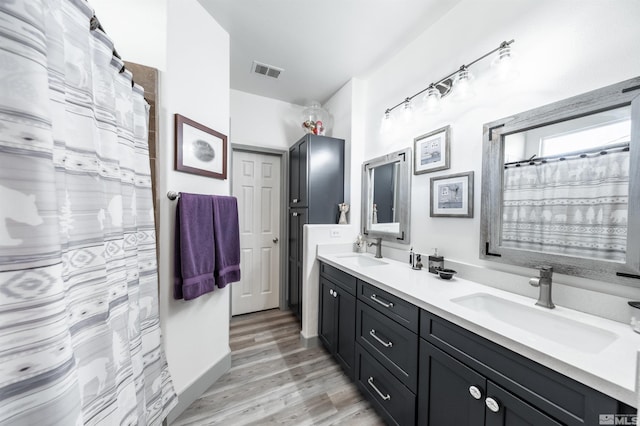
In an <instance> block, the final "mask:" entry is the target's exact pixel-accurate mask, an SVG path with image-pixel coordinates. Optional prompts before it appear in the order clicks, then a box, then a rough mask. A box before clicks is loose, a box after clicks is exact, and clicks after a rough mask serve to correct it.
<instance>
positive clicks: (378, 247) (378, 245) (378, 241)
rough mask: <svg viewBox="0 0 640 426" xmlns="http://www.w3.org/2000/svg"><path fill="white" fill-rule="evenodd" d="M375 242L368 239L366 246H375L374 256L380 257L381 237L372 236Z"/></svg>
mask: <svg viewBox="0 0 640 426" xmlns="http://www.w3.org/2000/svg"><path fill="white" fill-rule="evenodd" d="M374 240H375V242H373V241H369V242H368V243H367V246H369V247H371V246H376V255H375V256H374V257H376V258H378V259H382V238H374Z"/></svg>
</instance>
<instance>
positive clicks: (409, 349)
mask: <svg viewBox="0 0 640 426" xmlns="http://www.w3.org/2000/svg"><path fill="white" fill-rule="evenodd" d="M418 318H419V310H418V308H417V307H416V306H414V305H412V304H411V303H408V302H407V301H405V300H402V299H400V298H398V297H396V296H394V295H392V294H390V293H388V292H386V291H384V290H381V289H379V288H376V287H374V286H372V285H370V284H367V283H365V282H363V281H358V302H357V315H356V343H357V344H356V382H357V385H358V388H359V389H360V390H361V391H362V392H363V393H364V394H365V395H366V396H367V399H369V401H370V402H371V404H372V405H373V406H374V407H375V409H376V410H377V411H378V413H379V414H380V415H382V416H383V417H384V418H385V421H386V422H387V423H389V424H397V425H413V424H415V418H416V392H417V384H418V335H417V332H418Z"/></svg>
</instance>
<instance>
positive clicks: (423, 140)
mask: <svg viewBox="0 0 640 426" xmlns="http://www.w3.org/2000/svg"><path fill="white" fill-rule="evenodd" d="M450 140H451V126H445V127H442V128H441V129H438V130H434V131H433V132H429V133H427V134H424V135H422V136H418V137H417V138H415V139H414V140H413V158H414V160H413V174H414V175H419V174H421V173H429V172H435V171H437V170H446V169H448V168H449V143H450Z"/></svg>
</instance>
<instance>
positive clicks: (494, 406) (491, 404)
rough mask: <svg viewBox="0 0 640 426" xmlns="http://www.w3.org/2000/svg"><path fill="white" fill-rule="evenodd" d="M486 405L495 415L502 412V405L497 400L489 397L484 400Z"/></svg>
mask: <svg viewBox="0 0 640 426" xmlns="http://www.w3.org/2000/svg"><path fill="white" fill-rule="evenodd" d="M484 403H485V404H487V407H488V408H489V410H491V411H493V412H494V413H497V412H498V411H500V404H498V401H496V400H495V399H493V398H491V397H489V398H487V399H485V400H484Z"/></svg>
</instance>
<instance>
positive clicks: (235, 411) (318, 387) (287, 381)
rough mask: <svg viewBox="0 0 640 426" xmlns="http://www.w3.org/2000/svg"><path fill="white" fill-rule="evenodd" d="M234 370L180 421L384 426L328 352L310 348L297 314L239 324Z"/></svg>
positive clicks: (244, 318) (181, 425)
mask: <svg viewBox="0 0 640 426" xmlns="http://www.w3.org/2000/svg"><path fill="white" fill-rule="evenodd" d="M230 345H231V369H230V370H229V371H228V372H227V373H226V374H225V375H224V376H222V377H221V378H220V379H219V380H218V381H217V382H216V383H215V384H214V385H213V386H212V387H211V388H209V389H208V390H207V391H206V392H205V393H204V394H203V395H202V396H201V397H200V399H198V400H197V401H195V402H194V403H193V404H192V405H191V406H190V407H189V408H188V409H187V410H185V412H184V413H182V414H181V415H180V417H178V419H176V421H175V422H174V423H172V426H186V425H198V426H200V425H233V426H235V425H269V424H274V425H275V424H277V425H296V426H297V425H339V424H342V425H367V426H369V425H383V424H384V422H383V421H382V420H381V419H380V418H379V417H378V415H377V414H376V413H375V411H374V410H373V408H372V407H371V405H370V404H369V403H368V402H367V401H365V400H364V399H363V397H362V395H361V394H360V392H359V391H358V389H357V388H356V386H355V385H354V384H353V383H352V382H351V381H350V380H349V379H348V378H347V376H345V375H344V374H343V372H342V370H341V368H340V366H339V365H338V364H337V363H336V362H335V361H334V360H333V359H332V358H331V356H330V355H329V353H328V352H327V351H326V350H325V349H324V348H323V347H315V348H310V349H306V348H305V347H304V346H303V345H302V344H301V343H300V326H299V324H298V322H297V320H296V318H295V317H294V316H293V314H292V313H291V312H289V311H280V310H278V309H273V310H269V311H263V312H257V313H253V314H247V315H241V316H238V317H234V318H232V319H231V330H230Z"/></svg>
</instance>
